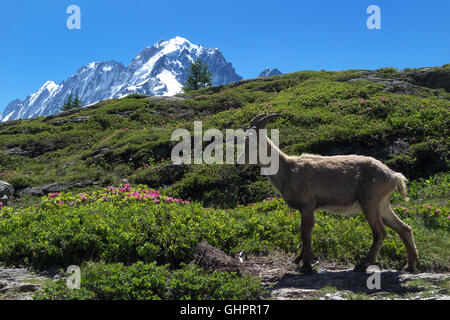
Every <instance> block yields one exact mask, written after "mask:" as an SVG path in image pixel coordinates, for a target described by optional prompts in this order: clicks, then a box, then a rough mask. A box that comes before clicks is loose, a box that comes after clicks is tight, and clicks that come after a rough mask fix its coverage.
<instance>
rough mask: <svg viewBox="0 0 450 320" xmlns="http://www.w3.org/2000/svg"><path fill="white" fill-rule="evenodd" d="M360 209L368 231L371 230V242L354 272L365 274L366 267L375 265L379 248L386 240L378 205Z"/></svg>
mask: <svg viewBox="0 0 450 320" xmlns="http://www.w3.org/2000/svg"><path fill="white" fill-rule="evenodd" d="M362 209H363V213H364V215H365V216H366V219H367V222H368V223H369V226H370V229H372V237H373V241H372V246H371V247H370V250H369V253H368V254H367V256H366V257H365V258H364V260H363V261H361V262H360V263H359V264H357V265H356V266H355V269H354V271H356V272H365V271H366V269H367V267H368V266H370V265H372V264H374V263H375V261H376V259H377V256H378V253H379V252H380V249H381V246H382V245H383V241H384V238H386V229H385V228H384V224H383V221H382V219H381V214H380V210H379V205H378V204H374V203H371V204H368V205H363V206H362Z"/></svg>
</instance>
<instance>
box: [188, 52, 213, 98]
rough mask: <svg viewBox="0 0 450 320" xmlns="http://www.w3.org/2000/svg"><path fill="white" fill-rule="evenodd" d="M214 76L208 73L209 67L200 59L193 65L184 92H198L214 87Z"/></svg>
mask: <svg viewBox="0 0 450 320" xmlns="http://www.w3.org/2000/svg"><path fill="white" fill-rule="evenodd" d="M211 78H212V74H211V72H209V71H208V66H207V65H206V64H204V63H203V61H202V60H200V59H199V58H198V59H197V60H196V61H195V62H193V63H191V68H190V70H189V75H188V78H187V80H186V82H185V84H184V87H183V90H184V91H185V92H186V91H190V90H198V89H202V88H206V87H209V86H211V85H212V80H211Z"/></svg>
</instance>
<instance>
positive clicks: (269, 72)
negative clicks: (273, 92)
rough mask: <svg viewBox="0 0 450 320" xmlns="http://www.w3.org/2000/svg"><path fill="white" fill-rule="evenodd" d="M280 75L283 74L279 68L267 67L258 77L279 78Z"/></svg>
mask: <svg viewBox="0 0 450 320" xmlns="http://www.w3.org/2000/svg"><path fill="white" fill-rule="evenodd" d="M280 74H283V73H282V72H281V71H280V70H278V69H277V68H274V69H271V68H269V67H266V68H265V69H264V70H263V71H262V72H261V73H260V74H259V76H258V77H271V76H278V75H280Z"/></svg>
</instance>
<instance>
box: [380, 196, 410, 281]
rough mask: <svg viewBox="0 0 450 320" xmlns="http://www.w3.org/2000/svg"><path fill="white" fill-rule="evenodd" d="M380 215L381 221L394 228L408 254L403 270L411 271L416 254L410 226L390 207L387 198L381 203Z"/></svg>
mask: <svg viewBox="0 0 450 320" xmlns="http://www.w3.org/2000/svg"><path fill="white" fill-rule="evenodd" d="M381 216H382V219H383V223H384V224H385V225H386V226H388V227H389V228H391V229H393V230H395V231H396V232H397V233H398V235H399V236H400V239H402V241H403V243H404V244H405V248H406V252H407V254H408V264H407V265H406V266H405V270H407V271H409V272H413V271H414V268H415V266H416V264H417V260H418V254H417V248H416V244H415V242H414V237H413V234H412V231H411V227H410V226H408V225H407V224H406V223H404V222H403V221H402V220H400V218H399V217H397V215H396V214H395V213H394V211H393V210H392V208H391V204H390V202H389V199H385V201H383V203H382V204H381Z"/></svg>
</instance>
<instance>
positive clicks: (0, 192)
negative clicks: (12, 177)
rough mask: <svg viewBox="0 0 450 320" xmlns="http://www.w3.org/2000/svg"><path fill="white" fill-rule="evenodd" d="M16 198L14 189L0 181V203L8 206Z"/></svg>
mask: <svg viewBox="0 0 450 320" xmlns="http://www.w3.org/2000/svg"><path fill="white" fill-rule="evenodd" d="M13 196H14V187H13V186H12V185H10V184H9V183H8V182H6V181H1V180H0V202H2V203H3V204H4V205H6V204H7V203H8V202H9V201H10V200H11V199H12V198H13Z"/></svg>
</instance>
